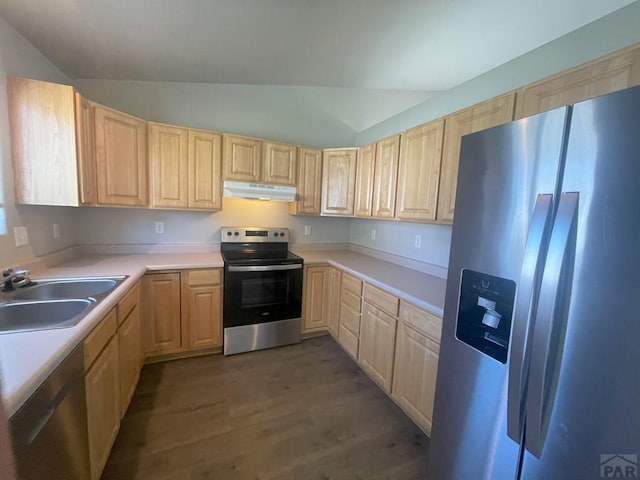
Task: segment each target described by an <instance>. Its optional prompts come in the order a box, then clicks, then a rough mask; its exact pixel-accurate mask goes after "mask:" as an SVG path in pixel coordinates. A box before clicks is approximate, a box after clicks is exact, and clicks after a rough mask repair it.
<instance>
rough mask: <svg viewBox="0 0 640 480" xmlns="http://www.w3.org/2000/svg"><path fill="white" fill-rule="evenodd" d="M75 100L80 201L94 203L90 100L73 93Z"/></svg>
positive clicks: (93, 150) (94, 165) (94, 175)
mask: <svg viewBox="0 0 640 480" xmlns="http://www.w3.org/2000/svg"><path fill="white" fill-rule="evenodd" d="M75 102H76V153H77V157H78V158H77V160H78V181H79V182H80V185H79V188H78V190H79V192H80V203H82V204H83V205H95V204H96V203H97V202H98V191H97V187H98V185H97V181H98V179H97V177H96V158H95V146H94V143H93V142H94V132H93V114H92V112H91V102H89V101H88V100H87V99H86V98H84V97H82V95H80V94H79V93H77V92H76V94H75Z"/></svg>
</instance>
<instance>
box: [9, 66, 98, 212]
mask: <svg viewBox="0 0 640 480" xmlns="http://www.w3.org/2000/svg"><path fill="white" fill-rule="evenodd" d="M7 95H8V103H9V127H10V131H11V150H12V156H13V169H14V184H15V197H16V203H19V204H28V205H64V206H78V205H83V204H95V203H96V200H97V198H96V170H95V163H94V162H95V160H94V157H93V118H92V115H91V108H90V105H89V102H87V101H86V100H85V99H84V98H82V97H81V96H80V95H79V94H78V93H76V92H74V90H73V87H70V86H68V85H60V84H56V83H49V82H41V81H38V80H31V79H28V78H17V77H9V78H8V79H7Z"/></svg>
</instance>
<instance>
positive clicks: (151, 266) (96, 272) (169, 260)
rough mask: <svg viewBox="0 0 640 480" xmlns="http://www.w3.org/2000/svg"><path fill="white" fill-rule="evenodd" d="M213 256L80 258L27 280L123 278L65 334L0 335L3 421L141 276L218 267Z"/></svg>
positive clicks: (216, 256) (218, 261) (57, 331)
mask: <svg viewBox="0 0 640 480" xmlns="http://www.w3.org/2000/svg"><path fill="white" fill-rule="evenodd" d="M223 265H224V264H223V262H222V257H221V256H220V254H219V253H193V254H192V253H189V254H137V255H101V256H84V257H80V258H78V259H76V260H73V261H71V262H67V263H64V264H62V265H59V266H57V267H54V268H48V269H43V270H40V271H38V272H36V273H35V274H34V275H33V279H34V280H37V278H48V277H79V276H114V275H128V276H129V278H127V279H126V280H125V281H124V282H123V283H122V284H121V285H120V286H118V288H117V289H115V290H114V291H113V292H112V293H111V294H110V295H109V296H108V297H106V298H105V299H104V300H103V301H102V302H101V303H100V304H99V305H97V306H96V307H95V308H94V309H93V310H92V311H91V312H89V313H88V314H87V316H86V317H85V318H83V319H82V321H81V322H80V323H78V325H76V326H74V327H71V328H62V329H55V330H40V331H34V332H23V333H7V334H0V381H1V382H2V400H3V403H4V405H5V408H6V410H7V413H8V415H13V414H14V413H15V412H16V411H17V410H18V408H19V407H20V406H21V405H22V404H23V403H24V402H25V401H26V400H27V399H28V398H29V397H30V396H31V394H33V393H34V392H35V390H36V389H37V388H38V386H40V385H41V384H42V383H43V382H44V380H46V378H47V377H48V376H49V375H50V374H51V373H52V372H53V371H54V370H55V369H56V367H57V366H58V365H59V364H60V363H61V362H62V360H64V359H65V358H66V356H67V355H68V354H69V353H70V352H71V351H72V350H73V349H74V348H75V347H76V346H77V345H78V344H79V343H80V342H81V341H82V340H84V338H85V337H86V336H87V335H88V334H89V333H90V332H91V331H92V330H93V328H94V327H95V325H96V324H97V323H98V322H99V321H100V320H101V319H102V318H103V317H104V316H105V315H106V314H107V313H108V312H109V311H110V310H111V309H112V308H113V307H114V306H115V305H116V304H117V303H118V301H119V300H120V299H121V298H122V297H123V295H124V294H125V293H126V292H127V291H128V290H129V288H130V287H131V286H133V285H134V284H135V282H136V281H137V280H138V279H140V277H142V275H144V273H145V272H146V271H154V270H180V269H191V268H217V267H222V266H223Z"/></svg>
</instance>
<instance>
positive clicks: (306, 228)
mask: <svg viewBox="0 0 640 480" xmlns="http://www.w3.org/2000/svg"><path fill="white" fill-rule="evenodd" d="M304 234H305V235H306V236H307V237H308V236H309V235H311V225H305V226H304Z"/></svg>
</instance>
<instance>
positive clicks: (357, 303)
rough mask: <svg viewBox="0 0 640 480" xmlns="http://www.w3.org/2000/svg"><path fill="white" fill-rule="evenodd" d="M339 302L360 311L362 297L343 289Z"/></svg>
mask: <svg viewBox="0 0 640 480" xmlns="http://www.w3.org/2000/svg"><path fill="white" fill-rule="evenodd" d="M340 303H342V304H343V305H346V306H347V307H349V308H350V309H351V310H354V311H356V312H358V313H359V312H361V311H362V297H360V295H356V294H355V293H353V292H351V291H349V290H344V289H343V290H342V291H341V292H340Z"/></svg>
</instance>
